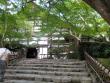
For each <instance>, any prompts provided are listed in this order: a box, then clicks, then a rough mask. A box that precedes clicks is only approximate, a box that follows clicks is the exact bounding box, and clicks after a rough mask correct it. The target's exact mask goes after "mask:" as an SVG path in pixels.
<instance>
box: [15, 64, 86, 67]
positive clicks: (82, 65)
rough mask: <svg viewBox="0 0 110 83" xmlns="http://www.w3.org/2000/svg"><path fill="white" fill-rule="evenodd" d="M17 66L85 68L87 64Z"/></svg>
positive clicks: (32, 65)
mask: <svg viewBox="0 0 110 83" xmlns="http://www.w3.org/2000/svg"><path fill="white" fill-rule="evenodd" d="M17 66H25V67H26V66H29V67H55V68H56V67H57V68H60V67H61V68H84V67H85V66H86V65H85V64H81V65H60V64H18V65H17Z"/></svg>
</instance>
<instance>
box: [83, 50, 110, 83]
mask: <svg viewBox="0 0 110 83" xmlns="http://www.w3.org/2000/svg"><path fill="white" fill-rule="evenodd" d="M85 59H86V62H87V64H88V66H89V67H90V68H91V69H92V70H93V72H95V75H96V76H97V78H98V79H97V80H98V82H99V81H100V82H99V83H110V70H109V69H107V68H105V67H104V66H103V65H102V64H101V63H99V62H98V61H97V60H96V59H94V58H92V57H91V56H90V55H89V54H88V53H87V52H85Z"/></svg>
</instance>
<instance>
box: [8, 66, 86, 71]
mask: <svg viewBox="0 0 110 83" xmlns="http://www.w3.org/2000/svg"><path fill="white" fill-rule="evenodd" d="M7 69H13V70H14V69H19V70H20V69H21V70H36V71H37V70H44V71H65V72H67V71H68V72H82V71H86V69H85V68H53V67H30V66H25V67H24V66H8V68H7Z"/></svg>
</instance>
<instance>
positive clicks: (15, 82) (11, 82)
mask: <svg viewBox="0 0 110 83" xmlns="http://www.w3.org/2000/svg"><path fill="white" fill-rule="evenodd" d="M3 83H54V82H43V81H29V80H5V81H4V82H3Z"/></svg>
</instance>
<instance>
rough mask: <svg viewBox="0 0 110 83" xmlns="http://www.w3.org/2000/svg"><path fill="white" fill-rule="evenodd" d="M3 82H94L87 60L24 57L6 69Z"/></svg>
mask: <svg viewBox="0 0 110 83" xmlns="http://www.w3.org/2000/svg"><path fill="white" fill-rule="evenodd" d="M3 83H92V79H91V76H90V74H89V73H88V72H87V69H86V63H85V61H79V60H73V59H71V60H60V59H59V60H53V59H23V60H21V61H20V62H18V63H17V64H16V65H9V66H8V67H7V69H6V73H5V80H4V82H3Z"/></svg>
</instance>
